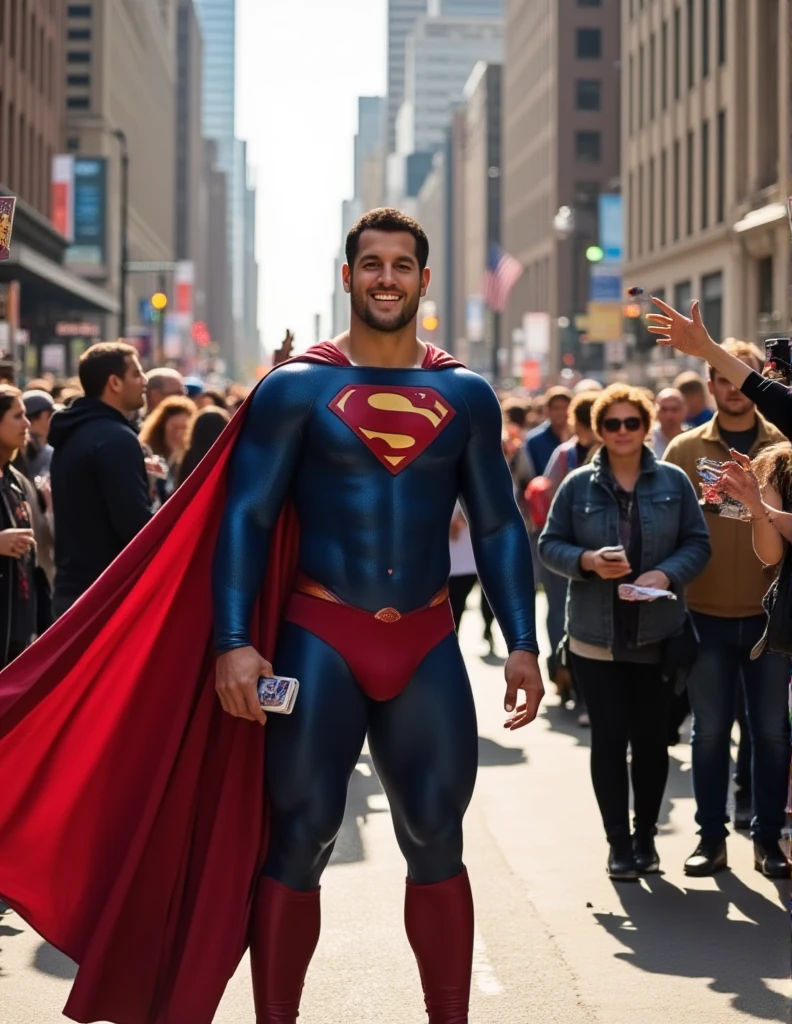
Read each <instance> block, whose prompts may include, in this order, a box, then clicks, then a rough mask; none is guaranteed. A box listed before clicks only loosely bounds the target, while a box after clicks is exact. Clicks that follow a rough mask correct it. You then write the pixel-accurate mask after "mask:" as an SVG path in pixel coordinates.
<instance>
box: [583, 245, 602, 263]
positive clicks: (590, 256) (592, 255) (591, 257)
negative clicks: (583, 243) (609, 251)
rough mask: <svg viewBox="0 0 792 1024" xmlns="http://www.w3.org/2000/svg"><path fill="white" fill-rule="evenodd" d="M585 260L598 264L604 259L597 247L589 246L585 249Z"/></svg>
mask: <svg viewBox="0 0 792 1024" xmlns="http://www.w3.org/2000/svg"><path fill="white" fill-rule="evenodd" d="M586 259H587V260H588V261H589V263H600V262H601V261H602V260H603V259H605V253H604V252H603V251H602V249H600V247H599V246H598V245H590V246H589V247H588V249H586Z"/></svg>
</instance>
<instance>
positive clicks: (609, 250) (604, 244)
mask: <svg viewBox="0 0 792 1024" xmlns="http://www.w3.org/2000/svg"><path fill="white" fill-rule="evenodd" d="M599 238H600V242H599V244H600V249H602V251H603V253H604V254H605V260H606V261H607V262H608V263H621V261H622V259H623V256H624V214H623V204H622V197H621V196H620V195H614V194H611V193H603V194H602V195H601V196H600V197H599Z"/></svg>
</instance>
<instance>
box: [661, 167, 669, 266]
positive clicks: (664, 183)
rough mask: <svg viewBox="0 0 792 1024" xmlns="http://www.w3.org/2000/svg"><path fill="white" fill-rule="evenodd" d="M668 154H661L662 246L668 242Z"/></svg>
mask: <svg viewBox="0 0 792 1024" xmlns="http://www.w3.org/2000/svg"><path fill="white" fill-rule="evenodd" d="M667 156H668V154H667V153H666V151H665V149H663V150H662V151H661V153H660V246H661V248H662V246H664V245H665V244H666V242H667V241H668V238H667V234H666V221H667V219H668V167H667V166H666V165H667V163H668V160H667Z"/></svg>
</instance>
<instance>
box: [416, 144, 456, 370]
mask: <svg viewBox="0 0 792 1024" xmlns="http://www.w3.org/2000/svg"><path fill="white" fill-rule="evenodd" d="M447 179H448V174H447V169H446V156H445V153H444V152H443V151H442V150H440V151H439V152H437V153H435V155H434V157H433V160H432V169H431V171H430V173H429V174H428V175H427V177H426V180H425V182H424V184H423V186H422V188H421V190H420V192H419V194H418V209H417V215H418V221H419V222H420V224H421V227H422V228H423V229H424V231H425V232H426V236H427V238H428V239H429V269H430V270H431V272H432V278H431V281H430V282H429V291H428V293H427V297H428V299H429V301H430V302H432V303H433V304H434V315H435V316H436V317H437V330H436V331H434V332H433V333H432V334H427V332H426V331H425V330H423V331H422V332H421V335H422V337H423V338H424V339H425V340H426V341H431V342H432V344H433V345H439V346H440V348H444V349H446V351H448V350H449V348H450V345H451V342H452V339H451V336H450V334H449V317H448V314H447V305H446V299H447V294H448V288H447V276H446V275H447V267H448V255H449V253H448V249H447V246H446V233H447V223H448V195H447V188H446V185H447Z"/></svg>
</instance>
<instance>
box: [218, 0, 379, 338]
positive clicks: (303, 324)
mask: <svg viewBox="0 0 792 1024" xmlns="http://www.w3.org/2000/svg"><path fill="white" fill-rule="evenodd" d="M386 37H387V0H237V135H238V137H239V138H242V139H246V140H247V142H248V160H249V163H250V164H251V166H252V167H253V169H254V172H255V175H256V179H257V184H258V226H257V235H258V245H257V253H258V259H259V264H260V283H261V284H260V289H259V324H260V326H261V329H262V339H263V342H264V346H265V348H266V349H267V350H269V351H271V350H272V349H273V348H274V347H276V345H277V344H278V343H279V342H280V340H281V338H282V337H283V334H284V331H285V329H286V328H287V327H288V328H290V329H291V330H293V331H294V332H295V334H296V336H297V348H298V350H299V349H302V348H305V347H306V346H307V345H308V344H310V343H312V341H313V335H314V316H315V314H316V313H321V314H322V328H323V336H327V335H328V334H329V331H330V327H331V324H330V296H331V293H332V290H333V259H334V257H335V255H336V252H337V250H338V248H339V246H340V243H341V201H342V200H343V199H347V198H351V196H352V192H353V148H352V147H353V139H354V136H355V133H356V131H357V97H358V96H366V95H384V94H385V88H386V78H387V66H386Z"/></svg>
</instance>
